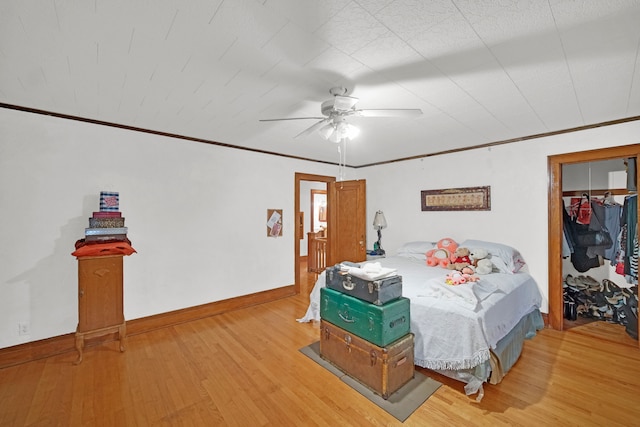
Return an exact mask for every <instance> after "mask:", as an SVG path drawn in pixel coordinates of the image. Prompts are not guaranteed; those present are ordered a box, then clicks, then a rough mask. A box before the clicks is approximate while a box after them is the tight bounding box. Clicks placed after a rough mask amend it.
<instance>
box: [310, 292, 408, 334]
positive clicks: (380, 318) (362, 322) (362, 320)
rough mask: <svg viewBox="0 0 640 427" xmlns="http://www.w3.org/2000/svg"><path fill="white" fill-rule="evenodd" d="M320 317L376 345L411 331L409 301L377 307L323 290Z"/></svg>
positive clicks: (392, 302) (402, 298)
mask: <svg viewBox="0 0 640 427" xmlns="http://www.w3.org/2000/svg"><path fill="white" fill-rule="evenodd" d="M320 317H321V318H322V319H325V320H327V321H328V322H331V323H332V324H334V325H336V326H339V327H340V328H342V329H345V330H346V331H349V332H351V333H352V334H354V335H356V336H358V337H360V338H362V339H364V340H367V341H369V342H371V343H373V344H375V345H377V346H380V347H384V346H386V345H388V344H390V343H392V342H394V341H396V340H398V339H399V338H401V337H403V336H405V335H406V334H408V333H409V331H410V326H411V325H410V324H411V318H410V315H409V298H405V297H400V298H398V299H396V300H394V301H391V302H388V303H386V304H384V305H375V304H372V303H370V302H367V301H363V300H361V299H358V298H355V297H352V296H350V295H347V294H344V293H342V292H338V291H336V290H333V289H329V288H322V289H321V290H320Z"/></svg>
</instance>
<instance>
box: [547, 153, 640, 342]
mask: <svg viewBox="0 0 640 427" xmlns="http://www.w3.org/2000/svg"><path fill="white" fill-rule="evenodd" d="M630 157H635V158H636V182H638V183H640V168H638V167H637V165H638V158H639V157H640V144H633V145H625V146H621V147H609V148H599V149H595V150H588V151H580V152H575V153H566V154H557V155H553V156H549V157H547V173H548V205H547V206H548V217H549V222H548V244H549V249H548V256H549V259H548V265H549V277H548V290H549V316H548V323H549V327H551V328H552V329H556V330H559V331H561V330H563V328H564V316H563V298H562V281H563V276H562V234H563V216H562V209H563V203H562V166H563V165H565V164H573V163H587V162H593V161H600V160H611V159H619V158H630ZM639 345H640V343H639Z"/></svg>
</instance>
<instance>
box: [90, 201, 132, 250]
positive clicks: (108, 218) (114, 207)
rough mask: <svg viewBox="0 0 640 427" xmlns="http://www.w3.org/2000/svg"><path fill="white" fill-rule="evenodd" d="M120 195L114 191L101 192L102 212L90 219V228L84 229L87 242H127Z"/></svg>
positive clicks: (95, 213)
mask: <svg viewBox="0 0 640 427" xmlns="http://www.w3.org/2000/svg"><path fill="white" fill-rule="evenodd" d="M119 209H120V196H119V193H117V192H113V191H101V192H100V211H98V212H94V213H93V216H92V217H91V218H89V227H88V228H85V229H84V235H85V241H86V242H87V243H89V242H110V241H126V240H127V227H125V226H124V217H123V216H122V212H120V210H119Z"/></svg>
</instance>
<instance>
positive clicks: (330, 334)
mask: <svg viewBox="0 0 640 427" xmlns="http://www.w3.org/2000/svg"><path fill="white" fill-rule="evenodd" d="M320 357H322V358H323V359H325V360H327V361H328V362H330V363H332V364H333V365H335V366H336V367H338V368H339V369H340V370H342V371H343V372H344V373H345V374H347V375H349V376H350V377H352V378H354V379H356V380H358V381H359V382H360V383H362V384H364V385H365V386H367V387H368V388H370V389H371V390H373V391H374V392H375V393H377V394H379V395H380V396H382V398H383V399H388V398H389V396H390V395H391V394H393V393H394V392H396V391H397V390H398V389H400V388H401V387H402V386H403V385H405V384H406V383H407V382H409V381H410V380H411V379H412V378H413V375H414V370H415V367H414V366H413V334H412V333H409V334H407V335H405V336H404V337H402V338H400V339H398V340H397V341H394V342H392V343H391V344H389V345H387V346H385V347H378V346H377V345H375V344H372V343H370V342H369V341H366V340H364V339H362V338H360V337H358V336H356V335H353V334H352V333H350V332H348V331H345V330H344V329H342V328H340V327H338V326H336V325H334V324H332V323H330V322H327V321H326V320H324V319H321V320H320Z"/></svg>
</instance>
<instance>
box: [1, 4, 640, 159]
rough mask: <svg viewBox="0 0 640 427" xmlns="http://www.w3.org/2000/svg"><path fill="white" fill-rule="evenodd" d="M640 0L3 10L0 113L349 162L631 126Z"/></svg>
mask: <svg viewBox="0 0 640 427" xmlns="http://www.w3.org/2000/svg"><path fill="white" fill-rule="evenodd" d="M639 49H640V0H583V1H578V0H575V1H574V0H571V1H570V0H547V1H543V0H511V1H509V0H493V1H487V0H485V1H480V0H430V1H426V0H425V1H421V0H395V1H393V0H354V1H346V0H325V1H321V0H262V1H258V0H189V1H178V0H94V1H88V0H74V1H72V0H48V1H44V0H2V1H1V2H0V103H2V104H7V105H11V106H18V107H25V108H29V109H38V110H44V111H49V112H54V113H59V114H64V115H70V116H75V117H80V118H86V119H91V120H97V121H104V122H109V123H115V124H119V125H124V126H132V127H136V128H142V129H148V130H153V131H158V132H164V133H170V134H178V135H183V136H187V137H192V138H198V139H204V140H208V141H215V142H220V143H223V144H230V145H236V146H242V147H249V148H251V149H257V150H262V151H268V152H275V153H281V154H285V155H291V156H297V157H302V158H309V159H315V160H320V161H328V162H332V163H334V162H337V161H338V154H337V149H336V145H335V144H333V143H331V142H328V141H325V140H323V139H322V138H321V137H320V136H319V135H317V134H313V135H310V136H307V137H304V138H299V139H294V138H293V137H294V136H295V135H297V134H298V133H300V132H301V131H303V130H304V129H306V128H307V127H309V126H311V125H312V124H313V123H315V121H314V120H298V121H279V122H260V121H259V119H268V118H280V117H300V116H320V103H321V102H322V101H325V100H327V99H331V95H330V94H329V89H330V88H331V87H333V86H344V87H346V88H347V89H348V91H349V92H348V94H349V95H352V96H355V97H358V98H359V99H360V102H359V103H358V105H357V107H359V108H364V109H377V108H420V109H422V111H423V112H424V114H423V115H422V116H420V117H417V118H410V119H406V118H402V119H400V118H352V119H350V122H351V123H352V124H355V125H357V126H358V127H360V128H361V131H362V132H361V134H360V136H359V137H358V138H357V139H355V140H353V141H350V142H349V143H348V150H347V151H348V153H347V158H346V163H347V164H349V165H353V166H361V165H366V164H372V163H378V162H384V161H390V160H395V159H401V158H407V157H413V156H421V155H428V154H430V153H435V152H442V151H447V150H456V149H459V148H462V147H468V146H476V145H482V144H487V143H492V142H498V141H504V140H511V139H515V138H522V137H527V136H530V135H536V134H543V133H548V132H555V131H560V130H564V129H569V128H575V127H581V126H588V125H593V124H597V123H601V122H607V121H612V120H621V119H626V118H630V117H636V116H640V58H639V53H638V52H639Z"/></svg>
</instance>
